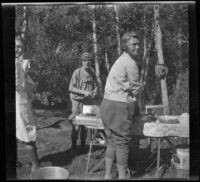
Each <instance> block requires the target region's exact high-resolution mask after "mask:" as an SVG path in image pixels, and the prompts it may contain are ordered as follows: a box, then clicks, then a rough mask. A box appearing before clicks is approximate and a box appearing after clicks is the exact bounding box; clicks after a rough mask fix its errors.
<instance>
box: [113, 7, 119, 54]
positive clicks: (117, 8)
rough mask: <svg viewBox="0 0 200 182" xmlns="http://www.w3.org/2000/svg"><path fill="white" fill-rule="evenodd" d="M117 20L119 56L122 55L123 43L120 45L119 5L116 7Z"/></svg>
mask: <svg viewBox="0 0 200 182" xmlns="http://www.w3.org/2000/svg"><path fill="white" fill-rule="evenodd" d="M114 10H115V19H116V24H115V25H116V34H117V52H118V56H120V55H121V43H120V33H119V5H114Z"/></svg>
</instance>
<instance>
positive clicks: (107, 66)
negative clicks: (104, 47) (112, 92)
mask: <svg viewBox="0 0 200 182" xmlns="http://www.w3.org/2000/svg"><path fill="white" fill-rule="evenodd" d="M105 62H106V68H107V72H108V73H109V71H110V63H109V61H108V54H107V51H106V52H105Z"/></svg>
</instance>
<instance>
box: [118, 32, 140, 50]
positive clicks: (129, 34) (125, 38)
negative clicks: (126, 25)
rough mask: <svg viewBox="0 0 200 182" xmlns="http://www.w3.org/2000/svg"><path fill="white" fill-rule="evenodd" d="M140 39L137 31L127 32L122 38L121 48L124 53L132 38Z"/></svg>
mask: <svg viewBox="0 0 200 182" xmlns="http://www.w3.org/2000/svg"><path fill="white" fill-rule="evenodd" d="M132 37H133V38H137V39H138V38H139V36H138V33H137V32H135V31H131V32H127V33H125V34H124V35H123V36H122V38H121V47H122V50H123V51H124V50H125V49H126V43H127V42H128V41H129V40H130V39H131V38H132Z"/></svg>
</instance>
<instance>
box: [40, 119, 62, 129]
mask: <svg viewBox="0 0 200 182" xmlns="http://www.w3.org/2000/svg"><path fill="white" fill-rule="evenodd" d="M63 121H65V120H64V119H60V120H58V121H56V122H55V123H52V124H50V125H48V126H43V127H37V130H41V129H45V128H55V129H61V128H62V127H61V125H60V123H61V122H63Z"/></svg>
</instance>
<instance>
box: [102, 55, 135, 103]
mask: <svg viewBox="0 0 200 182" xmlns="http://www.w3.org/2000/svg"><path fill="white" fill-rule="evenodd" d="M127 89H128V90H129V91H134V90H135V89H139V69H138V66H137V63H136V62H135V60H134V59H132V58H131V57H130V56H129V54H128V53H126V52H124V53H123V54H122V55H121V56H120V57H119V58H118V59H117V60H116V61H115V63H114V64H113V66H112V68H111V70H110V72H109V75H108V78H107V81H106V86H105V93H104V98H105V99H108V100H113V101H121V102H126V103H129V102H130V101H132V100H133V96H134V95H132V96H130V95H129V94H130V92H126V91H125V90H127Z"/></svg>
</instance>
